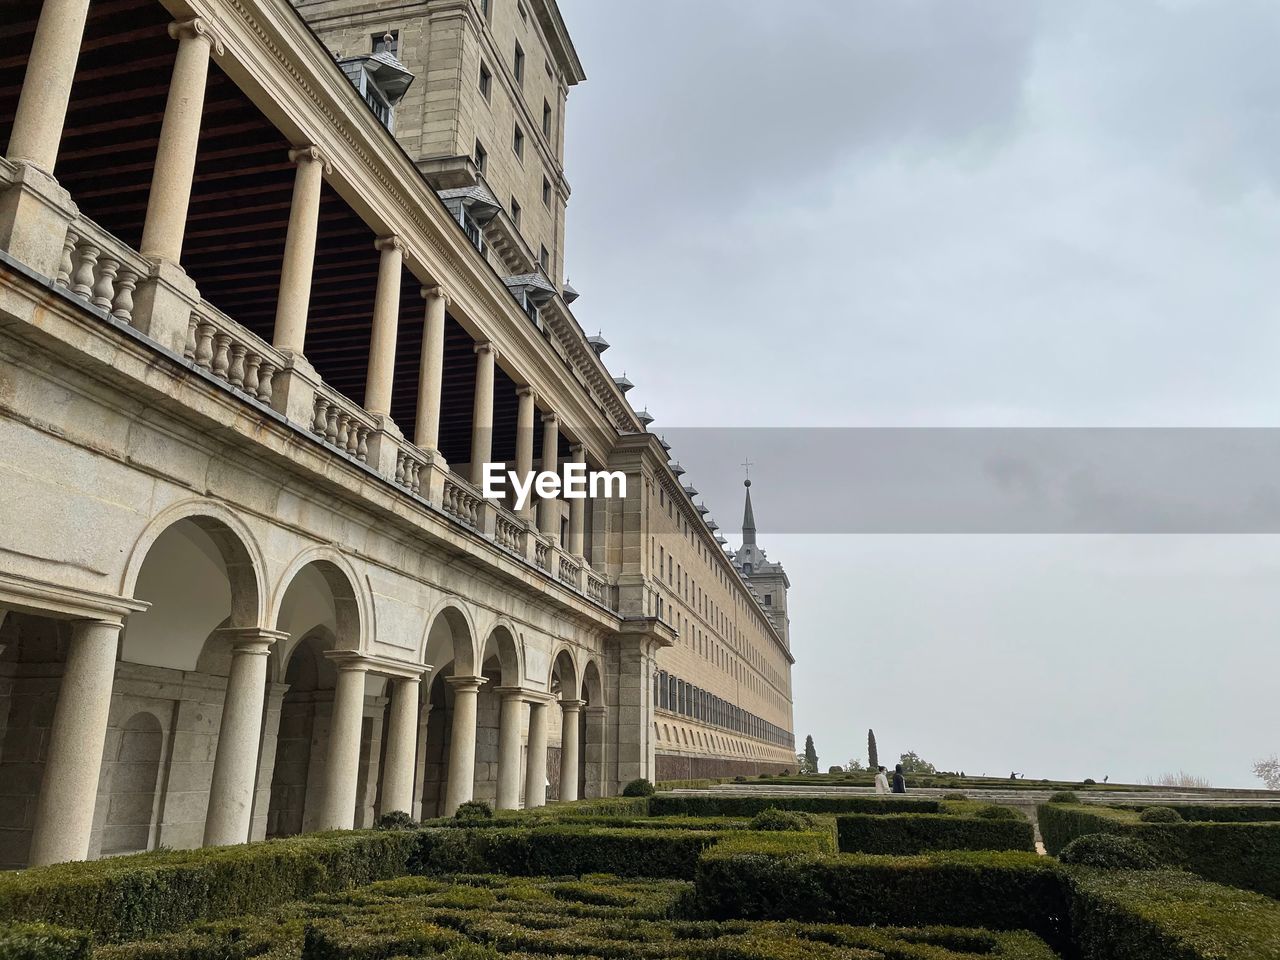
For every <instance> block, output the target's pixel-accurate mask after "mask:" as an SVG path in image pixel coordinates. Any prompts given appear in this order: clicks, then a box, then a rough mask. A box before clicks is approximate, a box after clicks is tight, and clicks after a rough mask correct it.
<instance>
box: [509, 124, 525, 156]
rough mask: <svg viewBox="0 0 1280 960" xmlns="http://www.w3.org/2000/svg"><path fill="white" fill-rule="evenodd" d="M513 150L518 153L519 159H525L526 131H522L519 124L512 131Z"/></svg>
mask: <svg viewBox="0 0 1280 960" xmlns="http://www.w3.org/2000/svg"><path fill="white" fill-rule="evenodd" d="M511 149H512V150H514V151H515V152H516V156H517V157H519V158H520V159H521V160H523V159H524V131H523V130H521V129H520V125H519V124H516V126H515V127H514V128H513V129H512V131H511Z"/></svg>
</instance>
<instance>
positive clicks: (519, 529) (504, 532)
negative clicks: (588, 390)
mask: <svg viewBox="0 0 1280 960" xmlns="http://www.w3.org/2000/svg"><path fill="white" fill-rule="evenodd" d="M524 529H525V528H524V524H523V523H521V522H520V521H519V520H518V519H516V517H514V516H513V515H511V514H510V513H508V512H507V511H506V510H503V509H501V508H499V510H498V517H497V519H496V520H495V522H494V528H493V539H494V542H495V543H497V545H498V546H500V547H502V548H503V549H504V550H510V551H511V552H512V553H519V552H520V538H521V535H522V534H523V533H524Z"/></svg>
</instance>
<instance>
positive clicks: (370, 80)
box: [338, 30, 413, 133]
mask: <svg viewBox="0 0 1280 960" xmlns="http://www.w3.org/2000/svg"><path fill="white" fill-rule="evenodd" d="M398 44H399V39H398V34H397V33H396V32H395V31H393V30H389V31H387V32H386V33H384V34H383V35H382V36H380V37H379V36H374V37H372V38H371V46H372V48H373V52H372V53H369V54H364V55H362V56H358V57H347V58H345V59H343V60H339V61H338V66H339V67H341V68H342V72H343V73H344V74H346V76H347V79H348V80H350V81H351V85H352V86H353V87H355V88H356V90H357V91H358V92H359V94H360V96H361V97H362V98H363V99H364V102H365V103H367V104H368V105H369V109H370V110H372V111H373V114H374V116H376V117H377V118H378V121H379V122H380V123H381V124H382V125H383V126H384V127H386V128H387V129H388V130H390V131H392V132H393V133H394V132H395V113H394V111H395V106H396V104H397V103H399V102H400V100H401V98H403V97H404V95H405V92H406V91H407V90H408V89H409V85H410V84H411V83H413V74H412V73H410V72H409V71H408V70H406V69H405V68H404V64H403V63H401V62H400V61H399V60H397V59H396V48H397V46H398Z"/></svg>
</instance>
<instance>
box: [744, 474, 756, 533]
mask: <svg viewBox="0 0 1280 960" xmlns="http://www.w3.org/2000/svg"><path fill="white" fill-rule="evenodd" d="M742 485H743V486H744V487H746V488H747V505H746V508H745V509H744V510H743V511H742V545H743V546H744V547H745V546H746V545H747V544H751V545H752V546H755V542H756V515H755V513H753V512H752V510H751V481H750V480H744V481H742Z"/></svg>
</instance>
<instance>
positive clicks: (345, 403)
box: [311, 383, 377, 463]
mask: <svg viewBox="0 0 1280 960" xmlns="http://www.w3.org/2000/svg"><path fill="white" fill-rule="evenodd" d="M376 425H377V424H376V421H375V420H374V419H373V417H372V416H371V415H370V414H369V413H367V412H366V411H365V410H364V409H362V408H361V407H358V406H356V405H355V404H354V403H352V402H351V401H350V400H348V399H347V398H346V397H344V396H343V395H342V394H340V393H338V391H336V390H334V389H333V388H332V387H330V386H329V385H328V384H324V383H322V384H320V385H319V386H318V387H316V399H315V408H314V412H313V414H312V420H311V432H312V433H314V434H315V435H316V436H318V437H320V438H321V439H323V440H325V441H326V442H328V443H330V444H332V445H333V446H335V447H337V448H338V449H339V450H343V451H346V453H348V454H350V455H351V456H353V457H355V458H356V459H357V460H359V461H360V462H361V463H363V462H364V461H365V460H367V459H368V457H369V434H371V433H372V432H373V431H374V429H375V427H376Z"/></svg>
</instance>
